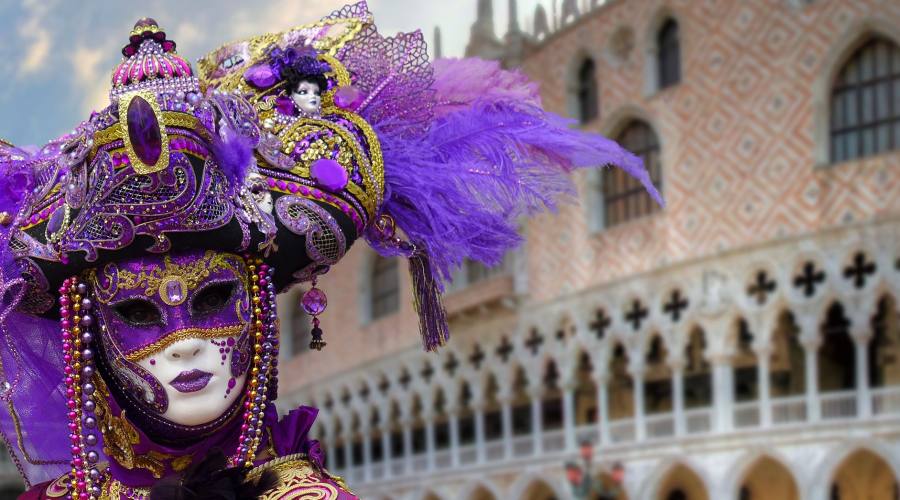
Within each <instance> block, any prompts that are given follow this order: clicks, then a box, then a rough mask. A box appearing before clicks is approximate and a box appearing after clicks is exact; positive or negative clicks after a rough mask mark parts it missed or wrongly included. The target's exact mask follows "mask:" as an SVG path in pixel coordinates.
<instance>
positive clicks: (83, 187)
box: [0, 3, 659, 494]
mask: <svg viewBox="0 0 900 500" xmlns="http://www.w3.org/2000/svg"><path fill="white" fill-rule="evenodd" d="M123 55H124V56H125V58H124V59H123V61H122V63H121V64H120V65H119V66H118V67H117V69H116V70H115V71H114V73H113V89H112V91H111V93H110V97H111V104H110V105H109V106H108V107H107V108H105V109H103V110H101V111H100V112H98V113H94V114H93V115H92V116H91V117H90V119H89V120H87V121H85V122H83V123H81V124H80V125H79V126H78V127H77V128H76V129H75V131H74V132H73V133H72V134H68V135H66V136H63V137H61V138H60V139H57V140H55V141H52V142H51V143H49V144H48V145H46V146H44V147H43V148H41V149H40V150H38V151H27V150H25V149H18V148H15V147H13V146H11V145H6V144H4V145H2V146H0V211H2V212H3V213H0V272H2V275H0V283H2V286H3V289H2V291H3V294H2V299H3V303H2V309H0V323H2V326H3V332H2V334H3V339H2V345H0V360H2V362H3V379H4V383H5V386H4V387H5V389H4V392H2V394H0V397H2V399H3V400H4V401H5V402H6V404H7V408H8V410H9V412H10V413H9V415H8V416H7V418H5V419H0V429H2V431H3V433H4V434H5V437H6V438H7V441H8V442H10V443H11V444H12V449H13V452H14V456H15V457H16V458H17V460H19V463H20V467H21V468H22V470H23V473H24V474H26V475H27V476H28V477H29V478H30V479H34V478H46V477H52V476H53V475H55V474H58V473H61V472H65V471H67V470H69V469H71V468H75V469H77V470H79V471H82V476H84V475H85V474H87V473H86V472H84V471H85V470H88V469H89V465H90V464H92V463H95V462H96V459H97V456H98V455H101V454H102V453H101V451H100V450H99V449H98V448H97V447H98V446H100V445H99V444H97V437H96V436H95V434H92V433H91V432H92V431H90V430H89V429H86V428H84V427H82V423H83V419H84V418H86V417H85V416H84V415H82V414H81V413H79V412H82V411H92V410H86V408H87V407H86V406H85V405H86V404H87V402H88V401H91V402H92V403H91V404H90V405H88V406H90V407H91V408H93V401H94V398H95V394H96V393H95V390H96V389H97V388H95V387H93V386H91V387H90V388H88V387H87V386H86V385H85V384H88V383H89V380H85V378H89V377H86V376H85V377H82V375H84V372H83V371H79V370H83V369H84V367H85V366H87V365H90V364H91V358H92V357H93V354H91V355H90V356H88V355H86V354H85V352H87V351H88V350H89V349H91V345H92V342H94V343H95V342H96V340H95V339H94V338H93V337H82V336H80V335H82V333H83V332H82V328H84V329H89V328H90V327H91V325H88V324H84V314H83V313H82V312H80V309H79V308H81V307H84V306H83V305H82V303H81V302H80V301H83V300H84V299H85V294H86V293H93V292H92V291H91V290H92V289H98V287H99V288H103V287H107V286H110V285H109V284H108V283H106V282H102V281H96V282H92V281H91V280H99V279H101V278H96V274H94V275H91V274H90V273H91V270H94V271H93V272H94V273H96V272H97V271H96V270H100V269H104V268H105V267H104V266H107V265H109V264H111V263H115V262H117V261H120V260H123V259H127V258H134V257H137V256H141V255H145V254H160V253H165V252H174V251H180V250H187V249H193V250H204V251H212V252H213V253H215V252H223V253H228V254H230V255H238V256H243V259H244V265H246V266H247V268H248V269H249V270H250V272H251V275H250V279H252V280H253V286H252V289H253V290H254V292H253V293H255V294H257V295H255V296H254V297H253V299H254V304H260V305H259V306H258V307H254V308H252V309H253V314H254V316H253V320H252V322H251V323H252V324H253V325H255V326H254V328H255V330H254V332H255V334H256V335H255V339H256V340H255V341H254V342H255V344H254V350H255V352H257V353H259V354H260V355H259V356H254V358H253V359H254V360H253V363H254V364H253V365H252V366H253V370H255V371H253V373H254V376H257V375H259V376H260V377H261V378H259V379H254V381H255V382H254V385H249V384H248V387H249V388H251V389H253V392H252V394H251V395H252V396H253V397H257V396H258V397H261V398H262V399H261V401H262V403H261V404H262V408H263V409H265V401H266V400H267V399H266V398H268V400H271V399H274V397H275V395H276V387H277V368H276V366H275V365H276V364H277V361H276V359H277V342H278V339H277V331H276V329H275V324H274V317H275V313H274V295H275V293H277V292H279V291H281V290H284V289H285V288H287V287H288V286H290V285H291V284H293V283H296V282H301V281H312V283H313V285H315V279H316V276H318V275H319V274H322V273H324V272H327V270H328V269H329V268H330V266H332V265H335V264H337V263H338V261H339V260H340V259H341V257H342V256H343V255H344V254H345V252H346V251H347V249H348V248H349V247H350V245H351V244H352V243H353V241H354V240H356V239H357V238H358V237H364V238H365V239H366V240H367V241H368V242H369V243H370V244H371V245H372V246H373V247H374V248H375V249H376V250H377V251H378V252H379V253H381V254H382V255H385V256H403V257H406V258H407V259H408V260H409V263H410V271H411V273H412V275H413V278H414V284H415V293H416V297H415V300H416V305H417V309H418V311H419V315H420V318H421V322H420V327H421V333H422V336H423V340H424V344H425V348H426V349H428V350H433V349H435V348H436V347H438V346H439V345H441V344H443V343H444V342H445V341H446V340H447V338H448V331H447V325H446V319H445V315H444V311H443V308H442V306H441V304H440V292H441V290H442V288H443V283H444V282H446V281H447V280H449V277H450V274H451V271H452V270H453V269H454V268H455V267H456V266H458V265H459V264H460V263H461V262H462V260H463V259H465V258H473V259H476V260H480V261H482V262H485V263H487V264H493V263H496V262H498V261H499V260H500V259H501V258H502V256H503V254H504V253H505V252H506V251H507V250H508V249H509V248H511V247H512V246H514V245H516V244H517V243H518V242H519V241H520V237H519V235H518V233H517V231H516V226H517V218H518V217H519V216H520V215H522V214H530V213H533V212H534V211H536V210H539V209H544V208H553V207H554V206H555V200H556V199H557V198H558V197H559V196H560V195H565V194H567V193H570V192H571V184H570V182H569V180H568V178H567V174H569V173H570V172H571V171H572V170H573V169H575V168H579V167H594V166H609V167H615V168H622V169H625V170H626V171H628V172H629V173H630V174H631V175H633V176H635V177H636V178H638V179H639V180H640V181H641V182H642V183H643V185H644V186H645V187H646V188H647V189H648V191H650V193H651V194H652V195H653V196H654V197H655V198H656V199H657V200H659V196H658V194H657V193H656V190H655V189H654V188H653V186H652V185H651V183H650V180H649V176H648V175H647V173H646V172H645V171H644V169H643V167H642V166H641V164H640V161H639V159H637V158H636V157H635V156H634V155H632V154H630V153H628V152H627V151H625V150H623V149H621V148H620V147H619V146H618V145H617V144H615V143H614V142H612V141H609V140H607V139H605V138H603V137H601V136H598V135H595V134H589V133H586V132H582V131H579V130H577V129H573V128H571V123H570V122H569V121H568V120H565V119H562V118H560V117H558V116H555V115H553V114H550V113H547V112H545V111H543V110H542V109H541V107H540V100H539V97H538V94H537V89H536V87H535V86H534V85H533V84H531V83H530V82H529V81H528V80H527V79H526V78H525V77H524V76H523V75H521V74H519V73H516V72H509V71H504V70H501V69H500V68H499V66H498V65H497V64H496V63H493V62H485V61H478V60H439V61H436V62H434V63H433V64H432V63H431V62H430V61H429V60H428V57H427V54H426V49H425V43H424V41H423V39H422V36H421V34H420V33H418V32H416V33H410V34H399V35H397V36H395V37H391V38H386V37H383V36H381V35H380V34H378V32H377V31H376V29H375V27H374V25H373V24H372V17H371V14H370V13H369V12H368V10H367V8H366V5H365V3H359V4H356V5H352V6H348V7H345V8H343V9H341V10H339V11H337V12H335V13H333V14H331V15H330V16H328V17H326V18H325V19H323V20H322V21H320V22H318V23H314V24H310V25H305V26H301V27H299V28H295V29H292V30H289V31H287V32H284V33H276V34H268V35H263V36H259V37H255V38H251V39H248V40H244V41H241V42H235V43H232V44H228V45H226V46H224V47H222V48H220V49H218V50H217V51H215V52H213V53H211V54H210V55H208V56H206V57H205V58H203V59H201V60H200V61H199V62H198V65H197V67H198V70H199V73H198V75H197V76H195V75H194V73H193V72H192V70H191V67H190V66H189V65H188V64H187V63H186V62H185V61H184V60H183V59H181V58H180V57H178V56H177V54H175V44H174V42H172V41H170V40H168V39H167V38H166V35H165V33H164V32H163V31H162V30H161V29H160V28H159V26H158V25H157V24H156V22H155V21H153V20H151V19H143V20H141V21H139V22H138V23H137V24H136V25H135V29H134V30H133V31H132V33H131V37H130V39H129V44H128V45H127V46H126V47H125V48H124V49H123ZM291 74H295V75H296V74H300V75H305V76H308V77H321V78H323V79H324V81H325V82H326V85H325V88H321V89H320V90H321V91H322V92H323V95H322V102H321V113H319V114H318V115H317V116H287V114H286V113H284V109H282V108H283V107H282V106H281V105H280V103H279V102H278V101H279V99H282V100H283V99H284V98H285V97H286V96H285V92H288V90H287V89H285V88H284V87H285V86H284V85H279V83H280V82H282V81H284V80H285V79H287V78H289V77H290V75H291ZM90 276H94V277H93V278H91V277H90ZM157 281H159V280H157ZM154 283H155V284H154V285H153V286H159V287H162V286H163V284H162V282H160V283H156V282H154ZM89 285H92V286H89ZM148 286H149V285H148ZM160 290H163V288H160ZM160 293H163V292H160ZM172 293H175V294H176V295H177V294H178V293H179V292H178V290H174V291H172ZM60 297H62V301H61V302H60V304H61V305H60V306H57V305H56V304H57V302H58V301H60ZM302 305H303V307H304V308H305V309H306V310H307V311H308V312H310V313H311V314H312V315H313V316H315V315H317V314H320V313H321V312H322V311H323V310H324V307H325V297H324V293H323V292H322V291H321V290H319V289H318V288H316V287H315V286H313V288H312V289H311V290H310V291H308V292H307V293H306V294H305V295H304V298H303V301H302ZM60 321H61V322H60ZM314 322H315V324H316V325H315V326H316V328H315V329H314V347H317V348H320V347H321V346H322V345H324V343H323V341H322V339H321V331H319V329H318V319H317V318H314ZM60 325H62V332H61V328H60ZM257 349H258V350H257ZM267 360H268V361H267ZM101 368H102V366H101ZM37 398H40V399H39V400H38V399H37ZM259 401H260V400H259V398H257V399H252V398H251V399H248V401H247V403H246V404H248V405H249V406H247V408H248V409H247V410H246V411H245V412H244V426H246V427H247V428H243V427H242V432H243V434H242V437H241V440H240V445H239V446H238V452H239V456H238V457H237V458H236V461H235V463H238V464H244V463H252V461H253V460H252V459H253V452H254V451H255V449H256V446H257V445H258V444H259V439H260V438H259V437H258V434H259V432H257V433H256V434H253V432H254V429H255V428H254V427H253V426H254V425H261V422H262V420H263V418H262V416H261V414H258V412H257V413H253V411H251V409H252V408H254V406H253V405H254V404H260V403H259ZM56 408H59V411H58V412H57V411H56V410H55V409H56ZM67 408H68V409H67ZM258 409H259V408H257V410H258ZM39 412H40V415H41V418H39V419H32V418H29V417H31V416H33V415H37V414H38V413H39ZM113 413H115V408H113ZM248 415H249V416H248ZM257 417H258V418H257ZM41 426H46V427H47V429H50V430H54V429H56V428H57V427H58V428H65V427H68V428H69V429H70V430H71V436H70V437H71V439H72V442H71V447H70V446H69V445H68V444H66V445H65V446H61V445H60V440H59V436H58V435H57V434H54V433H52V432H42V430H41ZM257 428H258V427H257ZM248 429H249V430H248ZM88 436H94V437H93V438H88ZM254 436H255V437H254ZM254 439H255V441H254ZM90 453H94V454H95V455H90ZM66 455H70V456H68V457H67V456H66ZM167 464H168V463H167ZM82 467H87V469H82ZM165 467H169V468H168V469H165V470H167V471H168V470H173V469H171V467H174V466H173V465H172V464H168V465H166V466H165ZM88 476H89V474H88ZM81 479H82V480H83V481H86V484H84V485H80V486H79V487H81V486H83V488H82V490H83V491H85V492H87V493H90V480H89V479H90V478H89V477H88V479H84V478H81ZM87 493H86V494H87Z"/></svg>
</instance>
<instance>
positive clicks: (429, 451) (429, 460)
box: [424, 412, 435, 471]
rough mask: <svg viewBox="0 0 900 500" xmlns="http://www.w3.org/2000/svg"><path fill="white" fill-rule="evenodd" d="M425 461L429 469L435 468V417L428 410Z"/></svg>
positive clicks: (426, 415) (426, 416)
mask: <svg viewBox="0 0 900 500" xmlns="http://www.w3.org/2000/svg"><path fill="white" fill-rule="evenodd" d="M424 417H425V462H426V464H427V467H428V470H429V471H432V470H434V453H435V446H434V417H435V415H433V414H432V413H431V412H426V413H425V415H424Z"/></svg>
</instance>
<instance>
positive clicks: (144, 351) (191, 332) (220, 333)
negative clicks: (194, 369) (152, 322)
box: [125, 325, 245, 363]
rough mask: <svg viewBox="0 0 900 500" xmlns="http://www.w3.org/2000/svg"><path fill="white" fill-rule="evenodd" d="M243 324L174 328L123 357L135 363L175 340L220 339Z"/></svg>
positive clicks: (239, 331) (241, 327) (240, 327)
mask: <svg viewBox="0 0 900 500" xmlns="http://www.w3.org/2000/svg"><path fill="white" fill-rule="evenodd" d="M244 328H245V325H230V326H219V327H214V328H185V329H182V330H176V331H174V332H172V333H170V334H168V335H166V336H165V337H163V338H161V339H159V340H157V341H156V342H153V343H151V344H147V345H146V346H144V347H141V348H140V349H137V350H135V351H132V352H129V353H128V354H126V355H125V359H127V360H128V361H131V362H132V363H137V362H138V361H140V360H142V359H144V358H146V357H147V356H150V355H152V354H156V353H158V352H160V351H162V350H164V349H165V348H167V347H169V346H170V345H172V344H174V343H175V342H181V341H182V340H185V339H206V340H213V339H221V338H226V337H237V336H238V335H240V334H241V332H243V331H244Z"/></svg>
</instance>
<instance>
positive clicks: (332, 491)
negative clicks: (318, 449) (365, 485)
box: [247, 454, 349, 500]
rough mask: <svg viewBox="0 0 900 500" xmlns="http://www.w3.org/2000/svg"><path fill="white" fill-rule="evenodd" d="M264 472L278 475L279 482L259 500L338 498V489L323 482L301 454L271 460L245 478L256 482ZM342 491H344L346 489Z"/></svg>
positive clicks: (324, 499) (320, 499)
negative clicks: (267, 471)
mask: <svg viewBox="0 0 900 500" xmlns="http://www.w3.org/2000/svg"><path fill="white" fill-rule="evenodd" d="M265 470H272V471H274V472H275V473H276V474H278V478H279V479H280V480H281V482H280V483H279V484H278V486H276V487H275V488H273V489H271V490H269V491H267V492H266V493H265V494H263V495H262V496H260V500H287V499H292V500H334V499H336V498H338V493H339V492H338V489H337V488H336V487H335V486H334V485H333V484H331V483H329V482H327V481H325V480H324V479H323V478H322V473H320V472H318V471H316V470H315V469H314V468H313V467H312V465H310V463H309V461H308V460H306V456H305V455H303V454H296V455H288V456H285V457H281V458H277V459H275V460H271V461H269V462H267V463H265V464H263V465H260V466H258V467H256V468H254V469H252V470H251V471H250V472H249V473H248V474H247V478H248V479H249V480H256V479H258V478H259V477H260V476H261V475H262V473H263V471H265ZM342 488H343V487H342ZM344 489H345V490H346V488H344ZM348 492H349V491H348Z"/></svg>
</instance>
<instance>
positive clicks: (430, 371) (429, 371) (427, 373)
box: [420, 363, 434, 382]
mask: <svg viewBox="0 0 900 500" xmlns="http://www.w3.org/2000/svg"><path fill="white" fill-rule="evenodd" d="M420 375H422V378H424V379H425V382H430V381H431V376H432V375H434V368H432V367H431V363H425V368H422V372H421V373H420Z"/></svg>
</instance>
